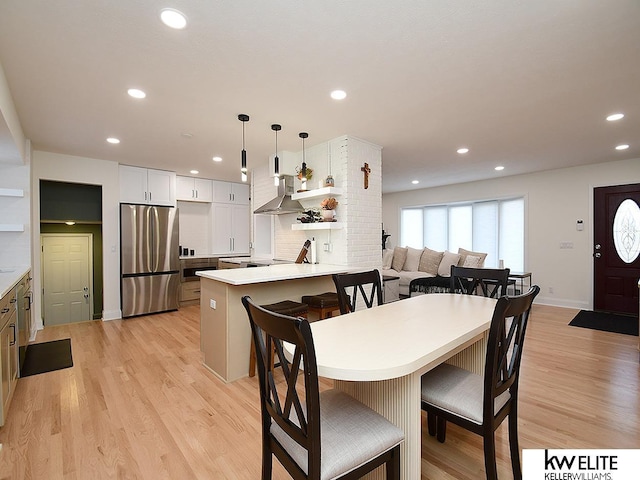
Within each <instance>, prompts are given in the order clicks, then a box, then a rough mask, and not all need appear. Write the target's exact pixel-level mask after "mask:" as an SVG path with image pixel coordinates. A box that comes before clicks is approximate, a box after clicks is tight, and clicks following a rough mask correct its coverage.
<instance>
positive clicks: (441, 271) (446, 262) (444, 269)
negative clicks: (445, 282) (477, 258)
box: [438, 250, 460, 277]
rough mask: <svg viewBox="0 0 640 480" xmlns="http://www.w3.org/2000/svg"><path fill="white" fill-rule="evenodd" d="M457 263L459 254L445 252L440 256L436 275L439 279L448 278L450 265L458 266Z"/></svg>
mask: <svg viewBox="0 0 640 480" xmlns="http://www.w3.org/2000/svg"><path fill="white" fill-rule="evenodd" d="M459 261H460V255H459V254H457V253H453V252H450V251H448V250H445V252H444V255H442V260H441V261H440V266H438V275H440V276H441V277H450V276H451V265H458V262H459Z"/></svg>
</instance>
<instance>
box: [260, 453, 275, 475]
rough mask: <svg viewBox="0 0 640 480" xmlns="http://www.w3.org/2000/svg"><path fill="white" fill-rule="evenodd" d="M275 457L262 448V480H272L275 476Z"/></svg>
mask: <svg viewBox="0 0 640 480" xmlns="http://www.w3.org/2000/svg"><path fill="white" fill-rule="evenodd" d="M272 470H273V455H272V454H271V451H270V450H269V449H268V448H266V447H264V446H263V448H262V480H271V477H272V476H273V473H272Z"/></svg>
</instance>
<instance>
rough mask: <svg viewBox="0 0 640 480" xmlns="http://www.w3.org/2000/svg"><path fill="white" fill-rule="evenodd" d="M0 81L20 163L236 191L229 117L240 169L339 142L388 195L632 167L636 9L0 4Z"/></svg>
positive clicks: (326, 0) (244, 2) (637, 82)
mask: <svg viewBox="0 0 640 480" xmlns="http://www.w3.org/2000/svg"><path fill="white" fill-rule="evenodd" d="M163 7H173V8H176V9H178V10H180V11H182V12H184V13H185V14H186V15H187V17H188V20H189V23H188V26H187V28H186V29H185V30H181V31H177V30H171V29H169V28H167V27H165V26H164V25H163V24H162V23H160V21H159V10H160V9H161V8H163ZM0 64H2V66H3V67H4V70H5V74H6V77H7V80H8V83H9V86H10V89H11V93H12V97H13V100H14V102H15V105H16V109H17V112H18V116H19V118H20V122H21V124H22V127H23V129H24V132H25V135H26V136H27V138H29V139H31V141H32V145H33V147H34V148H36V149H39V150H47V151H51V152H59V153H66V154H71V155H79V156H85V157H92V158H100V159H108V160H115V161H119V162H122V163H126V164H131V165H143V166H150V167H155V168H162V169H170V170H175V171H177V172H178V173H179V174H188V172H189V170H190V169H192V168H195V169H198V170H199V171H200V175H199V176H204V177H210V178H220V179H224V180H229V181H239V164H240V149H241V130H242V125H241V123H240V122H239V121H238V119H237V115H238V114H239V113H246V114H248V115H250V116H251V120H250V122H249V123H247V124H246V149H247V152H248V162H249V168H252V167H255V166H257V165H259V164H264V163H266V162H267V159H268V156H269V155H270V154H272V153H273V151H274V135H273V132H272V131H271V129H270V125H271V124H272V123H280V124H282V126H283V129H282V131H281V132H280V134H279V137H278V144H279V149H280V150H291V151H299V150H300V149H301V141H300V139H299V138H298V133H299V132H301V131H307V132H309V138H308V140H307V141H306V145H307V146H312V145H315V144H318V143H321V142H324V141H326V140H329V139H332V138H335V137H338V136H340V135H343V134H348V135H354V136H356V137H359V138H362V139H364V140H367V141H370V142H373V143H376V144H378V145H381V146H383V147H384V149H383V191H384V192H392V191H399V190H409V189H412V188H422V187H427V186H435V185H445V184H451V183H458V182H466V181H471V180H477V179H485V178H491V177H494V176H497V175H514V174H519V173H525V172H532V171H538V170H547V169H553V168H560V167H564V166H575V165H581V164H591V163H601V162H607V161H613V160H619V159H626V158H640V1H638V0H626V1H625V0H608V1H602V0H535V1H534V0H484V1H481V2H472V1H462V0H460V1H451V0H428V1H427V0H402V1H389V0H351V1H344V0H341V1H338V0H322V1H300V0H273V1H269V2H266V1H249V0H234V1H229V0H227V1H221V0H164V1H162V2H158V1H150V0H147V1H145V0H127V1H126V2H124V1H118V2H114V1H109V0H55V1H51V0H2V1H1V2H0ZM130 87H137V88H141V89H143V90H145V91H146V92H147V98H146V99H144V100H141V101H140V100H137V101H136V100H134V99H131V98H130V97H129V96H128V95H127V94H126V90H127V89H128V88H130ZM335 88H341V89H344V90H346V91H347V93H348V97H347V98H346V99H345V100H343V101H342V102H336V101H334V100H331V99H330V98H329V92H330V91H331V90H333V89H335ZM618 111H621V112H624V113H625V114H626V116H625V118H624V119H623V120H621V121H619V122H615V123H610V122H606V121H605V117H606V115H608V114H610V113H614V112H618ZM184 133H189V134H191V135H193V136H192V138H185V137H184V136H183V135H182V134H184ZM108 136H115V137H118V138H120V139H121V141H122V142H121V143H120V144H119V145H117V146H113V145H110V144H107V143H106V142H105V139H106V137H108ZM0 138H2V136H1V135H0ZM621 143H627V144H629V145H631V148H629V149H628V150H626V151H622V152H619V151H616V150H615V149H614V147H615V146H616V145H618V144H621ZM461 146H467V147H468V148H470V152H469V153H468V154H466V155H465V156H460V155H458V154H457V153H456V149H457V148H458V147H461ZM213 155H220V156H222V157H223V159H224V161H223V162H222V163H219V164H214V163H213V162H212V161H211V157H212V156H213ZM498 164H500V165H504V166H505V170H504V171H503V172H501V173H497V172H495V171H494V167H495V166H496V165H498ZM311 166H312V165H311ZM412 179H418V180H419V181H420V184H418V185H416V186H414V185H411V183H410V181H411V180H412Z"/></svg>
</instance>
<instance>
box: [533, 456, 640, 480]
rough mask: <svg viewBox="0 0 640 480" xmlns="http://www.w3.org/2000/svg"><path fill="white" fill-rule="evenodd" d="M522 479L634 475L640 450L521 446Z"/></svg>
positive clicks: (600, 479)
mask: <svg viewBox="0 0 640 480" xmlns="http://www.w3.org/2000/svg"><path fill="white" fill-rule="evenodd" d="M522 457H523V469H522V474H523V480H534V479H535V480H627V479H637V478H638V469H640V450H637V449H634V450H549V449H546V450H523V452H522Z"/></svg>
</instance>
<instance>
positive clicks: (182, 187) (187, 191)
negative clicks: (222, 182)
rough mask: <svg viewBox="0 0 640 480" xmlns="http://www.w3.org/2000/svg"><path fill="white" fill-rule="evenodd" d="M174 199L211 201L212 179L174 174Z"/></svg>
mask: <svg viewBox="0 0 640 480" xmlns="http://www.w3.org/2000/svg"><path fill="white" fill-rule="evenodd" d="M176 199H177V200H183V201H186V202H205V203H211V202H212V201H213V180H209V179H207V178H193V177H183V176H180V175H178V176H176Z"/></svg>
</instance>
